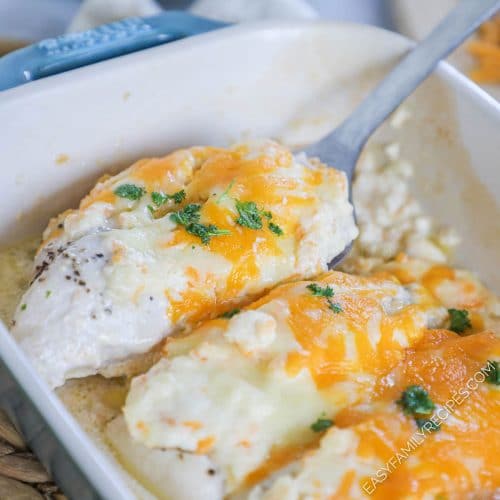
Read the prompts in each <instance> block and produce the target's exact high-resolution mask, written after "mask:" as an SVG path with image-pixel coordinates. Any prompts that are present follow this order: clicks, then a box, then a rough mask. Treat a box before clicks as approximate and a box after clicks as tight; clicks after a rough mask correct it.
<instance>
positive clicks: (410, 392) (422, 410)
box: [396, 385, 435, 415]
mask: <svg viewBox="0 0 500 500" xmlns="http://www.w3.org/2000/svg"><path fill="white" fill-rule="evenodd" d="M396 403H397V404H398V405H399V406H401V407H402V408H403V411H404V412H405V413H406V414H407V415H429V414H430V413H432V411H433V410H434V408H435V405H434V403H433V402H432V400H431V398H430V397H429V393H428V392H427V391H426V390H425V389H424V388H423V387H422V386H420V385H409V386H408V387H407V388H406V389H405V390H404V392H403V394H401V398H400V399H399V400H398V401H396Z"/></svg>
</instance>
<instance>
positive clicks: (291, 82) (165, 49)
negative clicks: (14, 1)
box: [0, 22, 500, 499]
mask: <svg viewBox="0 0 500 500" xmlns="http://www.w3.org/2000/svg"><path fill="white" fill-rule="evenodd" d="M409 46H410V42H409V41H408V40H406V39H404V38H402V37H400V36H398V35H395V34H393V33H389V32H386V31H383V30H380V29H376V28H371V27H367V26H358V25H349V24H335V23H322V22H314V23H291V24H290V23H287V24H276V23H263V24H258V25H249V26H239V27H232V28H227V29H224V30H220V31H216V32H212V33H209V34H206V35H201V36H199V37H195V38H191V39H187V40H182V41H179V42H175V43H173V44H169V45H166V46H161V47H156V48H153V49H148V50H145V51H142V52H140V53H135V54H131V55H128V56H124V57H120V58H118V59H115V60H112V61H107V62H104V63H99V64H95V65H93V66H89V67H86V68H82V69H78V70H75V71H71V72H68V73H65V74H62V75H58V76H54V77H50V78H47V79H45V80H40V81H37V82H33V83H30V84H28V85H25V86H23V87H19V88H15V89H12V90H9V91H6V92H3V93H1V94H0V120H1V122H2V123H3V124H4V130H3V134H2V136H1V137H0V155H1V160H2V163H1V164H2V169H1V171H0V175H1V176H2V186H3V196H2V197H1V198H0V212H1V213H2V218H1V220H0V238H1V240H0V241H1V242H2V244H5V245H6V244H9V243H13V242H15V241H17V240H19V239H21V238H23V237H25V236H28V235H33V234H37V233H40V232H41V231H42V230H43V228H44V227H45V224H46V222H47V220H48V219H49V217H50V216H52V215H54V214H56V213H58V212H60V211H62V210H64V209H65V208H67V207H69V206H73V205H75V203H76V202H77V200H78V199H79V198H80V197H81V196H82V195H83V194H84V193H85V191H86V190H88V188H89V187H90V186H91V185H92V184H93V183H94V181H95V179H96V178H97V177H98V176H100V175H101V174H102V173H104V172H108V171H110V170H113V171H116V170H117V169H119V168H122V167H124V166H126V165H128V164H130V163H131V162H132V161H134V160H136V159H138V158H140V157H142V156H146V155H157V154H162V153H165V152H167V151H169V150H171V149H173V148H176V147H180V146H186V145H192V144H227V143H231V142H233V141H236V140H239V139H248V138H251V137H259V136H270V137H275V138H278V139H282V140H284V141H285V142H288V143H289V144H290V145H300V144H303V143H305V142H308V141H310V140H315V139H317V138H319V137H320V136H321V135H322V134H323V133H325V132H326V131H327V130H329V129H330V128H331V127H332V126H333V125H334V124H336V123H338V122H339V121H340V120H341V119H342V118H343V117H344V116H345V115H346V114H347V113H348V112H349V111H350V110H351V109H352V108H353V107H354V106H355V104H356V102H358V101H359V100H360V98H361V97H362V96H363V95H364V94H365V93H366V92H367V91H368V90H369V89H370V88H371V87H372V86H373V85H374V84H375V82H376V81H377V80H378V79H380V77H381V76H382V75H383V74H384V73H385V72H386V71H387V70H388V69H389V68H390V66H391V65H392V64H394V63H395V62H396V60H397V59H398V57H400V55H401V54H402V53H403V52H404V51H405V50H406V49H407V48H408V47H409ZM408 106H409V107H410V109H412V111H413V120H412V121H411V123H410V124H409V125H408V126H406V127H404V128H402V129H399V130H391V131H389V130H380V131H379V132H378V135H379V138H380V136H384V137H386V136H388V135H390V137H391V138H394V139H395V140H397V141H398V142H400V144H401V146H402V156H403V157H405V158H410V159H411V160H412V161H413V162H414V164H415V165H417V166H418V167H419V169H420V170H418V171H417V175H416V178H415V183H414V187H415V191H416V193H417V195H418V197H419V199H420V200H421V201H422V203H423V205H424V207H425V208H426V210H427V211H428V212H429V213H430V214H431V215H433V216H434V217H436V218H437V219H438V220H439V221H440V222H445V223H447V224H450V225H451V226H453V227H455V228H456V229H457V230H458V232H459V233H460V234H461V236H462V238H463V243H462V245H461V247H460V248H461V250H460V253H459V255H458V256H457V260H458V264H459V265H464V266H466V267H467V268H469V269H472V270H473V271H476V272H477V273H478V274H479V276H480V277H481V279H482V280H483V281H485V283H486V284H487V285H489V286H490V287H492V288H493V289H495V290H496V291H499V290H500V269H499V268H498V266H497V265H496V264H497V248H498V241H499V240H500V223H499V220H500V218H499V215H500V214H499V204H500V203H499V201H500V196H499V195H498V193H499V192H500V177H499V176H498V175H497V174H496V171H497V168H498V167H499V166H500V165H499V159H498V137H499V130H500V106H499V105H498V104H497V103H496V102H495V101H493V100H492V99H491V98H489V97H488V96H487V95H486V94H485V93H484V92H482V91H481V90H480V89H479V88H478V87H476V86H475V85H473V84H472V83H470V82H469V81H468V80H466V79H465V78H464V77H462V76H461V75H460V74H459V73H458V72H456V71H455V70H453V69H452V68H450V67H449V66H447V65H446V64H442V65H441V66H440V67H439V68H438V70H437V71H436V73H435V75H434V76H433V77H431V78H430V79H429V81H427V82H426V83H425V84H424V85H423V86H422V87H421V88H420V89H419V90H418V91H417V92H416V93H415V95H414V96H412V97H411V98H410V99H409V103H408ZM0 330H1V331H0V355H1V357H2V358H3V360H4V363H5V365H6V366H7V368H8V369H9V370H10V371H11V372H12V373H13V374H14V376H15V377H16V378H17V380H18V381H19V382H20V384H21V385H22V387H23V388H24V391H25V392H26V394H27V395H28V397H29V398H30V399H31V400H32V401H33V402H34V403H35V406H36V407H37V408H38V411H39V412H40V414H41V416H42V419H41V420H40V421H39V422H37V424H36V426H34V424H33V420H29V418H33V417H32V416H30V417H29V418H28V414H29V413H30V412H29V410H28V409H27V406H26V404H27V403H24V402H21V400H20V399H18V397H17V395H16V394H15V392H14V390H13V387H12V386H7V382H5V383H4V382H2V385H3V387H2V394H1V395H0V399H1V401H0V402H1V404H2V406H7V407H8V409H9V412H10V414H11V415H12V416H14V417H15V420H16V422H17V423H18V425H19V426H20V427H21V429H22V430H23V432H25V434H26V435H27V438H28V441H29V443H30V445H32V446H33V448H34V450H35V451H36V452H37V453H38V454H39V455H40V457H41V459H42V460H43V461H44V463H45V464H46V465H47V467H48V469H49V471H50V472H51V473H52V475H53V477H54V479H55V480H56V481H57V482H58V483H60V484H61V487H62V488H63V490H65V491H66V492H67V493H68V495H70V496H71V495H72V496H73V497H75V498H99V497H103V498H113V499H116V498H129V497H130V498H132V497H131V496H130V493H128V492H127V491H125V486H124V485H123V483H122V481H121V479H120V476H119V475H118V473H117V472H116V471H115V470H114V467H113V465H112V464H110V463H108V462H107V460H106V459H105V458H104V457H103V456H102V455H101V454H100V453H99V452H98V451H97V450H96V449H94V447H93V445H92V443H90V442H89V440H88V439H87V438H86V437H85V435H84V434H83V433H82V432H81V430H79V429H78V427H77V426H76V424H75V423H74V421H73V419H72V418H71V416H70V415H69V414H68V413H67V412H66V411H65V410H64V408H63V407H62V405H61V404H60V403H59V402H58V401H57V400H56V398H55V397H53V396H52V395H50V394H49V393H48V390H47V388H46V387H45V385H44V384H43V383H42V382H41V381H39V380H38V379H37V377H36V375H35V374H34V373H33V372H32V370H31V369H29V368H28V367H27V365H26V361H25V359H24V357H23V356H22V355H21V354H20V353H19V351H18V350H17V349H16V346H15V345H14V344H13V342H12V340H11V339H10V337H9V336H8V334H7V331H6V327H5V325H0ZM2 375H3V374H2ZM6 377H7V372H5V377H4V378H3V379H2V380H3V381H4V380H5V381H6V380H7V378H6ZM43 420H45V421H46V422H47V423H48V425H49V426H50V428H51V429H52V432H53V433H55V434H56V435H57V437H58V438H59V441H60V442H61V443H62V446H63V447H64V448H65V449H66V451H67V454H68V455H69V457H71V459H72V460H73V462H74V463H75V464H76V465H77V468H78V469H79V470H80V471H81V474H78V472H75V471H76V469H74V468H72V467H71V466H70V464H66V467H67V468H65V467H64V465H65V460H66V458H65V457H66V455H64V453H65V452H64V450H62V449H59V451H57V450H55V449H54V448H53V447H50V446H47V441H46V440H47V439H49V436H48V434H47V429H44V426H43ZM50 432H51V431H49V433H50ZM58 454H59V455H58ZM57 457H59V458H57ZM71 474H76V475H75V476H72V475H71ZM85 478H87V479H88V480H89V481H90V482H91V483H92V484H93V487H94V489H95V492H92V491H90V490H88V492H87V490H84V488H85V486H84V485H85ZM78 481H81V482H78Z"/></svg>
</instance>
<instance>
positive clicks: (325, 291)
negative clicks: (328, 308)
mask: <svg viewBox="0 0 500 500" xmlns="http://www.w3.org/2000/svg"><path fill="white" fill-rule="evenodd" d="M306 288H307V289H308V290H309V291H310V292H311V293H312V294H313V295H314V296H316V297H326V298H331V297H333V288H331V287H329V286H328V285H327V286H325V288H321V287H320V286H319V285H318V284H317V283H311V284H310V285H307V287H306Z"/></svg>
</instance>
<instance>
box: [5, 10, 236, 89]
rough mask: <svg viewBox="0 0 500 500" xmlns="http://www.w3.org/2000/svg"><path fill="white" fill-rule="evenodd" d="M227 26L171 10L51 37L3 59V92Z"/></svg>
mask: <svg viewBox="0 0 500 500" xmlns="http://www.w3.org/2000/svg"><path fill="white" fill-rule="evenodd" d="M224 26H227V24H226V23H222V22H219V21H214V20H211V19H205V18H202V17H197V16H193V15H191V14H187V13H186V12H180V11H168V12H164V13H162V14H159V15H156V16H152V17H145V18H140V17H131V18H128V19H124V20H122V21H117V22H114V23H110V24H104V25H102V26H98V27H97V28H94V29H91V30H88V31H84V32H82V33H71V34H68V35H61V36H58V37H56V38H49V39H47V40H42V41H41V42H38V43H35V44H33V45H30V46H28V47H25V48H22V49H19V50H16V51H14V52H11V53H10V54H7V55H6V56H4V57H2V58H0V90H6V89H9V88H12V87H15V86H17V85H22V84H23V83H27V82H30V81H32V80H38V79H40V78H44V77H46V76H50V75H55V74H57V73H62V72H64V71H68V70H71V69H75V68H79V67H81V66H86V65H88V64H93V63H96V62H99V61H104V60H106V59H111V58H113V57H118V56H121V55H124V54H129V53H131V52H136V51H139V50H142V49H146V48H149V47H154V46H155V45H160V44H163V43H167V42H172V41H175V40H179V39H181V38H186V37H188V36H192V35H197V34H200V33H205V32H207V31H212V30H214V29H218V28H222V27H224Z"/></svg>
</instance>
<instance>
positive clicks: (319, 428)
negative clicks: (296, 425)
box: [311, 417, 333, 432]
mask: <svg viewBox="0 0 500 500" xmlns="http://www.w3.org/2000/svg"><path fill="white" fill-rule="evenodd" d="M332 425H333V420H330V419H329V418H324V417H320V418H318V420H316V422H314V424H312V425H311V430H312V431H313V432H324V431H326V430H327V429H329V428H330V427H331V426H332Z"/></svg>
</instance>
